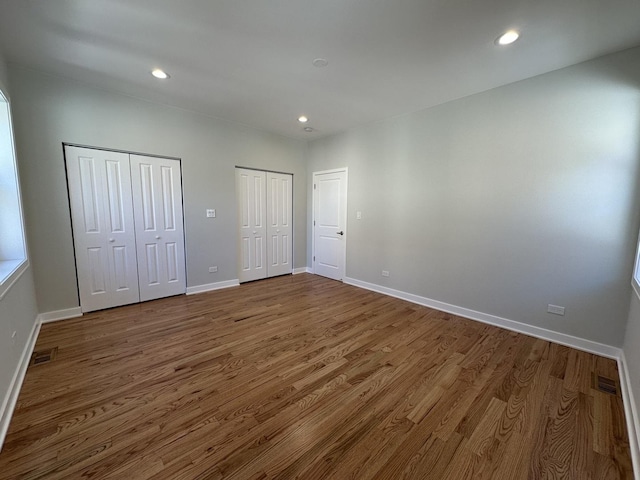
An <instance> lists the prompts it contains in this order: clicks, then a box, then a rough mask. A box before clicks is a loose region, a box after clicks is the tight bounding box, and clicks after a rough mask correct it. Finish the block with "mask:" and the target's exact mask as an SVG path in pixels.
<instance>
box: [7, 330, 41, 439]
mask: <svg viewBox="0 0 640 480" xmlns="http://www.w3.org/2000/svg"><path fill="white" fill-rule="evenodd" d="M41 325H42V323H41V321H40V319H39V318H35V319H34V322H33V327H32V329H31V334H30V335H29V339H28V340H27V343H26V345H25V346H24V349H23V350H22V355H21V356H20V361H19V362H18V368H16V371H15V373H14V374H13V378H12V379H11V384H10V385H9V390H8V391H7V394H6V396H5V398H4V399H3V401H2V408H1V409H0V451H1V450H2V445H3V444H4V439H5V437H6V436H7V431H8V430H9V424H10V423H11V417H12V416H13V411H14V410H15V408H16V404H17V403H18V395H19V394H20V389H21V388H22V382H24V377H25V375H26V374H27V367H28V366H29V361H30V360H31V355H32V354H33V349H34V348H35V346H36V340H37V339H38V334H39V333H40V326H41Z"/></svg>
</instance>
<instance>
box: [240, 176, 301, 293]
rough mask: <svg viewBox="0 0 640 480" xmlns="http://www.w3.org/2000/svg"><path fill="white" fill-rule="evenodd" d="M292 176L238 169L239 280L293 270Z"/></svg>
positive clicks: (243, 280)
mask: <svg viewBox="0 0 640 480" xmlns="http://www.w3.org/2000/svg"><path fill="white" fill-rule="evenodd" d="M292 185H293V175H290V174H285V173H274V172H263V171H259V170H251V169H246V168H236V195H237V198H238V228H239V238H240V245H239V246H238V263H239V266H238V279H239V280H240V282H250V281H252V280H259V279H261V278H267V277H274V276H276V275H285V274H287V273H291V272H292V271H293V260H292V253H293V244H292V233H293V229H292V218H293V204H292V199H293V197H292V193H293V190H292Z"/></svg>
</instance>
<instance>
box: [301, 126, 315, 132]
mask: <svg viewBox="0 0 640 480" xmlns="http://www.w3.org/2000/svg"><path fill="white" fill-rule="evenodd" d="M303 130H304V131H305V132H307V133H309V132H313V128H312V127H304V128H303Z"/></svg>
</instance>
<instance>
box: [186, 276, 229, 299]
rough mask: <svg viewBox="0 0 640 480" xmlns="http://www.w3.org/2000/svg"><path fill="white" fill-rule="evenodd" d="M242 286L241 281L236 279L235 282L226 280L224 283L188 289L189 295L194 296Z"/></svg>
mask: <svg viewBox="0 0 640 480" xmlns="http://www.w3.org/2000/svg"><path fill="white" fill-rule="evenodd" d="M238 285H240V281H239V280H238V279H237V278H236V279H234V280H225V281H224V282H216V283H207V284H205V285H196V286H195V287H187V295H193V294H195V293H203V292H211V291H213V290H220V289H221V288H229V287H237V286H238Z"/></svg>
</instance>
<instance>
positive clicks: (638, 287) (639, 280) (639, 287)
mask: <svg viewBox="0 0 640 480" xmlns="http://www.w3.org/2000/svg"><path fill="white" fill-rule="evenodd" d="M631 286H632V287H633V289H634V290H635V292H636V295H638V298H640V238H639V239H638V250H637V251H636V264H635V266H634V267H633V278H632V279H631Z"/></svg>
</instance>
